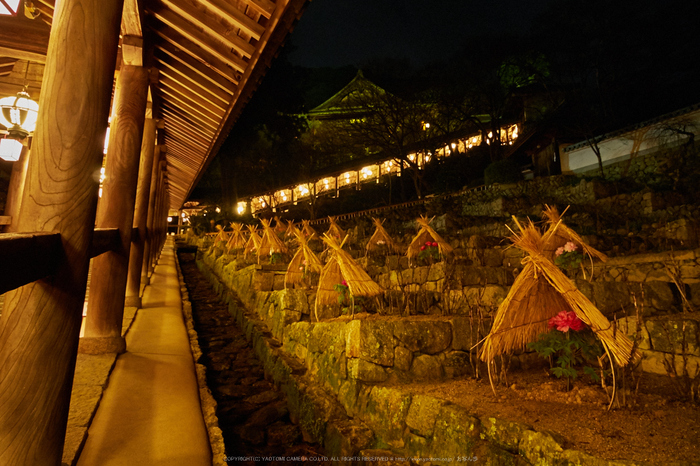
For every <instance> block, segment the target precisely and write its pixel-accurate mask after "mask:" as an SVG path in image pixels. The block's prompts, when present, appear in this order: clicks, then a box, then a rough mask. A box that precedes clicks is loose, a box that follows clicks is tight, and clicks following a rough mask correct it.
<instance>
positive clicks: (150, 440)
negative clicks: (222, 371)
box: [77, 240, 212, 466]
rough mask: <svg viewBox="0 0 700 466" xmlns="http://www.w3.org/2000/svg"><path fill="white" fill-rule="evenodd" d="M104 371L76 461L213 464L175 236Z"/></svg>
mask: <svg viewBox="0 0 700 466" xmlns="http://www.w3.org/2000/svg"><path fill="white" fill-rule="evenodd" d="M126 346H127V350H126V352H124V353H123V354H121V355H119V356H118V358H117V361H116V364H115V366H114V369H113V370H112V373H111V375H110V377H109V383H108V385H107V388H106V390H105V391H104V394H103V396H102V400H101V401H100V404H99V407H98V409H97V412H96V414H95V417H94V419H93V421H92V423H91V425H90V428H89V430H88V436H87V441H86V443H85V446H84V447H83V449H82V452H80V455H79V461H78V463H77V464H78V465H79V466H92V465H96V464H99V465H103V466H121V465H123V466H130V465H135V464H149V465H158V464H163V465H165V464H167V465H182V466H190V465H191V466H197V465H202V466H204V465H207V464H211V462H212V458H211V451H210V446H209V438H208V437H207V432H206V428H205V425H204V420H203V418H202V411H201V409H200V404H199V389H198V386H197V378H196V374H195V368H194V362H193V360H192V354H191V352H190V346H189V338H188V336H187V330H186V327H185V323H184V321H183V316H182V301H181V297H180V284H179V280H178V276H177V271H176V268H175V257H174V253H173V245H172V240H169V241H167V242H166V244H165V247H164V249H163V252H162V254H161V257H160V260H159V261H158V265H157V266H156V268H155V270H154V272H153V275H152V276H151V281H150V284H149V285H148V286H147V287H146V288H145V290H144V294H143V305H142V307H141V309H139V310H138V312H137V314H136V317H135V319H134V322H133V324H132V325H131V328H130V329H129V332H128V333H127V334H126Z"/></svg>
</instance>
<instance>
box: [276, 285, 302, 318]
mask: <svg viewBox="0 0 700 466" xmlns="http://www.w3.org/2000/svg"><path fill="white" fill-rule="evenodd" d="M279 303H280V307H281V308H282V309H294V310H296V311H299V312H301V313H302V314H308V313H309V300H308V295H307V294H306V291H305V290H294V289H286V290H283V291H281V292H280V294H279Z"/></svg>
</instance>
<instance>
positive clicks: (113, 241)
mask: <svg viewBox="0 0 700 466" xmlns="http://www.w3.org/2000/svg"><path fill="white" fill-rule="evenodd" d="M138 235H139V231H138V228H134V229H133V230H132V234H131V238H132V241H135V240H136V239H137V238H138ZM119 244H120V239H119V229H118V228H95V233H94V235H93V237H92V244H91V246H90V258H93V257H97V256H99V255H100V254H104V253H105V252H107V251H113V250H115V249H116V248H118V247H119ZM62 251H63V250H62V245H61V235H59V234H58V233H45V232H39V233H2V234H0V294H2V293H5V292H6V291H9V290H13V289H15V288H17V287H20V286H22V285H26V284H27V283H31V282H33V281H36V280H41V279H42V278H45V277H48V276H49V275H53V274H55V273H56V269H57V268H58V264H59V261H60V260H61V254H62Z"/></svg>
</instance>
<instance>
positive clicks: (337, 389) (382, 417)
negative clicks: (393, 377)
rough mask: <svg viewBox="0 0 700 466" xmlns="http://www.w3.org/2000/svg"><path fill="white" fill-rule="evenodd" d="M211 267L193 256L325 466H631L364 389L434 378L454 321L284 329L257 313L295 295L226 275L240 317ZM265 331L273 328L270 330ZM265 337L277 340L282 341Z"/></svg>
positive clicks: (513, 425)
mask: <svg viewBox="0 0 700 466" xmlns="http://www.w3.org/2000/svg"><path fill="white" fill-rule="evenodd" d="M215 261H216V259H213V256H212V255H203V256H202V257H201V258H200V260H199V261H198V265H199V266H200V269H201V270H202V271H203V272H204V273H205V275H206V276H208V277H209V279H210V280H211V281H212V283H213V284H214V285H215V288H216V289H217V290H218V291H219V293H220V295H221V296H222V298H223V299H225V300H227V301H228V302H229V312H231V313H232V315H234V316H235V317H236V320H237V322H238V324H239V326H240V327H241V328H242V329H244V331H245V334H246V336H247V338H249V340H251V342H252V343H253V347H254V348H255V351H256V354H257V356H258V358H259V359H260V360H261V361H262V362H263V365H264V368H265V372H266V374H268V375H269V377H270V378H272V379H273V380H274V381H275V383H276V384H278V385H279V386H280V387H281V389H282V391H283V392H284V393H285V394H286V396H287V399H288V400H289V411H290V416H291V417H292V419H293V421H294V422H296V423H298V424H299V425H300V426H301V427H302V430H303V432H304V436H305V438H306V439H307V440H309V441H315V442H320V443H322V444H323V445H324V447H325V448H326V450H327V452H328V454H329V455H333V456H334V457H335V461H333V463H334V464H363V463H362V461H361V460H358V461H355V460H353V461H342V460H341V457H342V456H346V457H356V458H370V457H374V458H376V457H383V458H391V459H392V461H395V462H396V463H395V464H406V460H407V459H411V460H413V461H421V462H424V461H428V460H429V461H430V462H431V464H436V465H440V464H454V463H455V462H465V461H468V462H474V463H476V464H491V465H499V466H500V465H504V466H505V465H523V464H533V465H549V464H558V465H562V466H574V465H577V466H581V465H591V466H592V465H596V466H614V465H621V464H625V465H627V466H634V465H635V464H636V463H634V462H629V461H608V460H601V459H598V458H595V457H593V456H591V455H588V454H586V453H583V452H580V451H577V450H571V449H566V448H565V447H564V446H563V441H562V440H561V439H558V438H557V436H556V434H551V433H547V432H538V431H536V430H534V429H533V428H532V427H531V426H528V425H525V424H521V423H517V422H511V421H508V420H502V419H498V418H494V417H489V416H482V417H478V416H475V415H473V414H472V413H470V412H469V411H468V410H467V409H466V408H463V407H461V406H458V405H455V404H453V403H450V402H447V401H445V400H442V399H439V398H435V397H431V396H425V395H419V394H413V393H410V392H408V391H406V390H404V389H402V388H401V387H400V386H398V387H391V386H381V385H376V383H375V382H374V381H373V380H371V379H374V378H375V377H377V374H379V377H378V378H379V379H382V378H383V377H384V376H385V375H387V374H389V373H390V371H395V372H396V373H397V372H398V371H401V369H402V368H407V367H408V368H409V369H408V370H409V371H410V370H412V369H413V368H416V367H418V366H422V368H424V369H425V370H426V373H429V372H430V371H431V370H439V369H437V367H438V365H437V364H434V362H435V361H436V359H435V358H434V354H443V353H444V352H445V351H448V350H452V351H458V349H457V348H459V351H461V350H465V349H467V348H464V347H463V346H460V343H459V342H460V340H459V336H458V335H459V334H460V332H459V331H456V330H455V328H456V327H455V325H456V322H462V321H461V320H460V318H459V317H453V318H450V319H444V320H426V321H422V320H419V319H416V318H413V319H401V320H394V321H384V320H378V321H372V320H369V321H357V320H356V321H333V322H316V323H311V322H304V321H294V322H290V323H286V324H284V323H282V322H281V320H284V316H285V315H284V314H283V313H278V310H277V309H276V310H275V311H273V312H272V314H270V311H269V309H270V308H268V311H267V312H266V311H264V309H265V306H264V305H261V303H263V302H265V303H271V302H276V301H279V302H283V301H284V300H285V299H287V300H288V302H290V303H291V300H292V299H300V296H299V294H298V293H295V292H294V290H287V291H282V290H280V291H264V292H263V291H256V290H255V286H254V285H253V283H254V282H255V280H254V279H253V274H254V270H255V267H254V266H252V267H247V268H244V269H241V270H237V271H234V272H231V273H229V280H230V281H231V283H238V284H242V285H243V286H242V288H241V290H240V291H239V290H237V289H236V292H237V293H238V294H239V296H240V297H241V298H242V299H244V301H247V302H249V303H255V308H254V309H255V312H253V311H251V310H246V309H245V307H244V306H241V305H240V304H239V302H238V301H237V300H236V299H235V298H234V295H233V294H232V293H231V288H229V286H228V285H227V284H226V283H224V282H222V281H221V278H222V277H221V276H219V275H218V274H217V273H215V272H214V269H213V267H212V265H213V264H214V262H215ZM220 262H223V261H220ZM227 265H228V264H227ZM224 268H225V266H223V264H221V266H219V269H220V270H223V269H224ZM275 295H277V296H278V297H279V299H278V298H274V296H275ZM283 296H284V298H283ZM292 296H295V298H291V297H292ZM288 306H289V307H286V308H285V306H284V305H281V306H280V307H283V308H285V309H281V310H282V311H285V312H286V311H287V310H289V311H292V312H295V313H298V314H295V315H297V316H300V315H303V314H304V309H306V307H305V306H308V301H307V302H306V305H305V304H304V300H301V301H300V302H297V303H296V304H295V305H293V306H292V305H291V304H289V305H288ZM297 306H301V307H300V308H297ZM271 307H276V306H271ZM261 316H262V318H260V317H261ZM292 320H294V319H292ZM275 321H278V322H279V323H277V324H275V323H274V322H275ZM266 322H273V325H272V327H269V326H268V325H266ZM421 327H425V329H422V328H421ZM275 328H276V330H273V329H275ZM275 333H277V334H280V333H281V337H282V339H281V340H280V339H278V338H276V337H275V336H274V334H275ZM463 335H465V332H462V336H463ZM463 343H464V342H463V341H462V343H461V344H462V345H463ZM409 353H410V354H409ZM431 353H432V354H431ZM416 354H418V356H417V357H416V356H415V355H416ZM407 356H409V357H411V358H413V359H412V360H410V359H407ZM426 357H427V358H426ZM421 358H422V359H421ZM419 360H420V361H423V360H424V361H426V363H425V364H423V363H422V362H421V363H419V362H417V361H419ZM408 361H410V365H409V362H408ZM429 361H433V362H432V363H431V362H429ZM437 361H439V357H438V358H437ZM383 364H385V365H386V366H385V365H383ZM389 364H391V369H390V368H389V366H388V365H389ZM442 367H443V369H442V370H443V371H444V366H442ZM377 369H381V371H378V370H377ZM382 374H383V375H382ZM366 378H370V380H365V379H366ZM364 464H373V463H371V462H367V463H364ZM386 464H392V463H386ZM640 466H641V465H640Z"/></svg>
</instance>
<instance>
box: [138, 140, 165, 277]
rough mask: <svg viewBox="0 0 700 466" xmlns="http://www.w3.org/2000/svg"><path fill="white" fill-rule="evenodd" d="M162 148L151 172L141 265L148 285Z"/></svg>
mask: <svg viewBox="0 0 700 466" xmlns="http://www.w3.org/2000/svg"><path fill="white" fill-rule="evenodd" d="M160 147H161V146H159V145H158V146H156V149H155V153H154V154H153V171H152V172H151V185H150V191H149V194H148V213H147V214H146V230H145V236H144V238H145V240H146V243H145V245H144V248H143V262H142V264H141V283H143V285H144V286H145V285H148V284H149V283H150V280H151V277H150V273H151V249H153V219H154V216H155V208H156V197H157V193H158V177H159V176H160V164H161V152H160Z"/></svg>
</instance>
